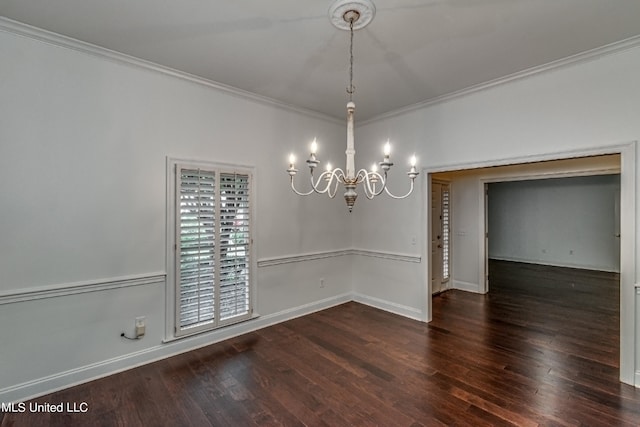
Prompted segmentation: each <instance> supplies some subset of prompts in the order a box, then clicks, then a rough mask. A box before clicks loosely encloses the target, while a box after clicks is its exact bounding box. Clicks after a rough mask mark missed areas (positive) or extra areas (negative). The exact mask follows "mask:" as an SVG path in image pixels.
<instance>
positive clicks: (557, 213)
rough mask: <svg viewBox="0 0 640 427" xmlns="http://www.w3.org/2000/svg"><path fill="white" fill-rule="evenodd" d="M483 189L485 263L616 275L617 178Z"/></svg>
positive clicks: (556, 180) (558, 180)
mask: <svg viewBox="0 0 640 427" xmlns="http://www.w3.org/2000/svg"><path fill="white" fill-rule="evenodd" d="M488 189H489V196H488V220H489V228H488V230H489V258H492V259H501V260H507V261H520V262H530V263H536V264H546V265H556V266H562V267H575V268H585V269H590V270H601V271H613V272H619V271H620V240H619V237H616V234H617V233H619V232H620V230H619V229H616V225H619V224H618V222H619V218H620V212H619V210H618V209H617V206H618V205H619V202H618V203H616V197H617V196H618V197H619V194H620V177H619V176H618V175H600V176H584V177H571V178H552V179H545V180H527V181H511V182H498V183H492V184H489V185H488ZM616 216H617V217H618V220H616Z"/></svg>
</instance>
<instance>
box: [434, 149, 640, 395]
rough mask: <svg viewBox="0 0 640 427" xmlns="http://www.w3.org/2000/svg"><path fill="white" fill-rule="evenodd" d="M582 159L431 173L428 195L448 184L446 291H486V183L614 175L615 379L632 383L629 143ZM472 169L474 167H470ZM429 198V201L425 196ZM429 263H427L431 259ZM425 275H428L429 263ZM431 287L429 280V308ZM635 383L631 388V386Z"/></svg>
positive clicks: (632, 204) (632, 151)
mask: <svg viewBox="0 0 640 427" xmlns="http://www.w3.org/2000/svg"><path fill="white" fill-rule="evenodd" d="M582 154H583V155H582V156H578V155H577V154H576V153H571V154H568V155H566V156H563V155H560V154H558V155H556V156H547V157H544V158H540V159H527V162H522V161H520V162H518V161H516V160H514V161H513V162H506V163H502V164H499V165H492V164H486V165H478V166H477V167H473V168H466V169H465V168H462V167H461V168H458V169H456V170H445V169H442V170H437V171H432V172H430V175H429V177H430V180H429V183H430V185H429V186H428V188H429V195H430V193H431V191H432V185H433V183H434V182H438V181H442V180H444V181H449V182H450V183H451V212H452V218H451V260H450V261H451V270H450V285H449V289H460V290H465V291H471V292H475V293H480V294H481V293H486V292H487V291H488V289H489V288H488V287H487V283H486V279H487V273H488V271H489V265H488V259H489V256H488V236H487V235H486V231H485V230H486V227H487V220H488V217H487V212H486V206H487V204H486V195H487V193H486V192H485V187H486V185H487V184H489V183H491V182H499V181H508V180H514V181H515V180H529V179H542V178H562V177H571V176H589V175H606V174H616V173H619V174H620V204H619V207H618V209H619V210H620V235H621V236H620V247H621V256H620V340H619V342H620V380H621V381H622V382H625V383H627V384H632V385H634V382H635V376H636V373H635V357H636V356H635V348H634V347H635V325H634V318H635V311H636V308H635V282H634V280H635V259H634V256H633V254H634V253H635V242H634V240H635V235H636V231H635V221H634V220H635V199H636V195H635V188H636V182H635V168H636V153H635V143H631V144H629V145H626V146H620V147H610V148H606V149H602V150H596V151H592V152H584V153H582ZM474 166H475V165H474ZM429 200H431V197H429ZM426 212H427V213H428V214H429V219H428V223H429V224H430V225H431V227H428V228H430V229H429V239H430V240H429V241H431V239H432V235H431V232H432V229H433V223H432V220H433V218H432V216H431V206H428V209H427V210H426ZM429 264H433V261H431V262H430V263H429ZM428 275H429V276H428V277H429V278H430V279H432V278H433V276H432V266H431V265H429V271H428ZM432 290H433V288H432V283H431V280H429V291H430V292H429V293H428V295H429V301H428V305H429V307H431V298H432V292H431V291H432ZM636 385H637V384H636Z"/></svg>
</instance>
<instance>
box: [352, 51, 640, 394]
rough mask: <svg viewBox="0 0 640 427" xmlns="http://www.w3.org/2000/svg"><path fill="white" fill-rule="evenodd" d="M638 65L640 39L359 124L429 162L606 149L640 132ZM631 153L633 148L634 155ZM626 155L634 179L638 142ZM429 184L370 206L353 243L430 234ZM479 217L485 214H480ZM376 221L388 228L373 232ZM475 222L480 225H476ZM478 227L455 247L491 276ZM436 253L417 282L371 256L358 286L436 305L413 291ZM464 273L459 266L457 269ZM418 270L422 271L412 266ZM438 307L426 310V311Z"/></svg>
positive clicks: (483, 162)
mask: <svg viewBox="0 0 640 427" xmlns="http://www.w3.org/2000/svg"><path fill="white" fill-rule="evenodd" d="M638 69H640V48H638V47H635V48H631V49H627V50H623V51H619V52H616V53H611V54H608V55H605V56H600V57H595V58H592V59H591V60H588V61H584V62H581V63H578V64H574V65H570V66H564V67H562V68H558V69H555V70H552V71H547V72H544V73H540V74H537V75H533V76H529V77H526V78H523V79H519V80H513V81H510V82H508V83H505V84H502V85H496V86H492V87H491V88H488V89H485V90H479V91H475V92H473V93H470V94H467V95H464V96H459V97H456V98H453V99H450V100H447V101H444V102H440V103H436V104H433V105H426V106H423V107H421V108H418V107H416V108H415V109H410V110H407V111H405V112H401V113H398V114H397V115H389V116H386V117H381V118H379V119H377V120H372V121H370V122H368V123H366V124H364V125H362V126H360V127H359V128H358V138H359V140H361V141H375V140H378V139H385V138H390V139H391V140H392V141H394V142H396V144H397V146H398V147H402V148H400V150H403V151H406V153H411V151H413V150H416V153H417V155H418V158H419V161H420V165H421V166H422V167H424V168H425V169H426V170H427V171H446V170H459V169H467V168H471V167H477V166H491V165H500V164H510V163H520V162H526V161H527V159H551V158H554V156H557V157H558V158H564V157H569V156H570V154H569V153H571V152H576V153H580V152H586V151H592V150H593V151H597V150H599V149H602V147H610V146H620V145H624V144H630V143H632V142H633V141H636V140H638V138H640V120H638V112H639V109H640V107H638V103H637V99H640V85H639V84H638V74H637V70H638ZM605 151H606V150H605ZM614 151H615V150H614ZM629 153H631V154H629ZM403 154H404V153H403ZM630 157H633V160H632V161H631V160H629V159H630ZM625 159H626V160H623V165H622V182H623V185H622V188H623V189H624V188H632V187H633V188H635V187H636V186H637V179H638V178H637V177H636V175H635V171H631V169H629V168H633V167H634V165H635V164H636V163H638V157H637V152H636V150H635V146H632V147H631V148H629V149H627V155H626V157H625ZM625 170H626V171H627V172H625ZM629 171H631V172H629ZM423 178H424V177H423ZM471 181H473V180H471ZM471 181H470V182H471ZM476 182H477V178H476ZM469 191H470V192H471V193H470V195H471V197H475V199H476V203H475V206H480V203H479V201H478V195H479V188H478V186H477V184H476V186H475V189H471V190H469ZM633 191H635V190H633ZM452 192H453V194H452V197H453V201H452V204H455V203H456V197H458V196H459V193H458V194H456V192H459V188H458V187H453V188H452ZM425 194H427V193H425V192H423V193H422V195H416V196H414V197H413V198H412V199H411V200H408V201H405V202H404V204H396V203H388V204H380V205H377V206H376V209H368V210H367V211H366V212H363V213H362V217H361V218H360V221H361V223H360V224H361V225H360V226H358V227H355V228H354V231H355V233H354V237H353V239H354V245H355V246H356V247H362V248H384V247H389V248H396V249H397V250H403V249H404V248H405V247H406V239H405V236H407V235H410V234H418V235H420V236H421V239H422V241H423V242H426V241H427V238H428V233H427V229H426V227H425V223H426V221H427V215H426V212H428V209H425V208H424V206H428V203H429V200H428V197H425ZM622 204H623V205H625V206H627V207H628V210H626V211H625V209H622V215H623V216H625V217H624V218H623V221H626V223H627V224H630V229H631V230H632V231H631V234H630V235H626V236H625V235H623V236H622V242H623V247H625V244H626V242H629V243H628V244H627V245H626V247H630V248H631V250H628V251H626V252H624V253H623V254H621V258H622V264H623V265H628V266H629V268H628V269H627V270H625V271H622V272H621V278H622V288H621V292H622V298H621V302H622V306H623V307H622V312H621V314H622V317H623V321H622V332H621V334H622V337H621V342H622V346H621V353H622V359H621V363H622V365H621V366H622V370H621V376H622V378H623V379H624V380H625V381H627V382H633V376H634V370H635V369H636V366H640V342H639V341H638V340H637V339H636V333H635V329H636V328H637V324H636V323H637V320H635V316H634V312H635V311H636V307H635V302H633V301H634V300H635V298H634V292H635V291H634V283H637V277H636V271H637V269H638V260H637V258H636V256H635V252H634V251H635V248H636V247H637V245H638V242H639V241H640V235H638V234H637V233H636V231H635V223H636V222H638V220H640V212H639V211H638V210H637V207H636V206H635V204H632V203H629V199H624V200H622ZM454 208H455V206H454ZM476 209H477V208H476ZM469 215H472V214H469ZM474 218H475V221H476V223H477V221H478V220H477V218H478V215H475V216H474ZM394 226H395V227H401V229H402V232H401V233H393V232H391V228H392V227H394ZM454 227H455V224H454ZM373 229H380V230H381V232H379V233H374V232H371V230H373ZM475 229H476V230H477V229H479V226H478V225H476V226H475ZM471 233H472V230H467V234H466V235H465V236H456V235H455V233H454V235H453V237H454V242H453V245H454V247H456V248H458V249H459V248H460V247H464V248H465V249H464V250H465V252H464V253H463V254H462V255H461V254H459V253H455V254H454V257H461V258H459V259H458V260H457V261H454V262H457V263H460V264H463V265H465V266H467V267H466V268H467V270H466V271H465V274H468V276H466V277H464V278H462V280H464V281H466V282H469V283H476V284H478V283H480V281H481V280H482V278H481V277H480V271H482V269H481V268H480V266H479V265H478V264H479V262H480V261H479V256H478V255H479V253H480V245H479V244H478V240H479V239H478V237H479V236H477V235H476V236H473V235H471ZM458 237H464V238H465V239H469V244H462V243H461V242H460V239H458ZM456 239H457V240H456ZM424 246H426V245H423V248H424ZM458 249H454V250H458ZM428 261H429V260H428V257H426V256H425V252H424V251H423V261H422V265H421V269H420V273H419V274H420V278H419V279H418V280H415V281H414V282H413V283H408V282H405V281H404V280H403V279H402V278H389V277H388V276H387V275H385V274H383V273H384V271H385V270H387V271H389V270H391V271H396V272H398V273H399V272H400V271H401V270H402V266H400V265H399V263H398V266H397V268H395V269H392V268H391V267H389V266H387V265H369V266H367V267H368V268H369V271H368V275H367V280H366V281H365V280H360V279H359V277H358V276H357V275H356V276H354V286H355V287H356V288H357V289H358V290H359V292H361V293H365V294H372V295H373V296H381V297H382V296H391V297H392V298H393V300H392V301H395V302H398V303H400V304H406V301H409V300H411V303H410V307H413V308H416V309H419V310H423V311H424V310H427V309H428V306H429V305H428V304H429V298H427V301H419V300H415V299H412V298H414V296H415V295H417V294H418V292H417V291H416V288H424V287H426V286H428V283H429V281H428V280H427V274H428V273H427V271H428ZM458 273H459V271H457V270H456V269H455V266H454V270H453V274H458ZM409 274H410V275H412V274H415V271H414V270H410V272H409ZM458 278H460V276H458ZM396 282H399V285H396ZM426 295H428V292H427V293H426ZM429 316H430V314H429V313H428V312H427V313H426V314H425V317H429Z"/></svg>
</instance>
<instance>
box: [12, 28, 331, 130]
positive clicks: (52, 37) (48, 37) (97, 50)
mask: <svg viewBox="0 0 640 427" xmlns="http://www.w3.org/2000/svg"><path fill="white" fill-rule="evenodd" d="M0 31H4V32H7V33H11V34H15V35H18V36H22V37H27V38H30V39H33V40H37V41H39V42H42V43H47V44H50V45H54V46H58V47H62V48H66V49H70V50H75V51H76V52H80V53H83V54H87V55H91V56H94V57H98V58H101V59H106V60H108V61H111V62H116V63H119V64H125V65H129V66H133V67H137V68H142V69H144V70H148V71H153V72H156V73H160V74H164V75H167V76H171V77H176V78H178V79H181V80H185V81H188V82H191V83H195V84H198V85H201V86H205V87H208V88H210V89H214V90H218V91H220V92H224V93H226V94H229V95H233V96H236V97H238V98H241V99H244V100H248V101H253V102H256V103H259V104H263V105H267V106H270V107H276V108H279V109H281V110H285V111H290V112H294V113H298V114H303V115H305V116H309V117H312V118H315V119H320V120H324V121H328V122H332V123H340V124H342V123H343V120H340V119H338V118H336V117H332V116H329V115H326V114H322V113H320V112H317V111H313V110H309V109H306V108H302V107H297V106H295V105H291V104H287V103H285V102H282V101H279V100H277V99H274V98H269V97H267V96H263V95H258V94H256V93H253V92H249V91H246V90H242V89H239V88H236V87H233V86H229V85H225V84H222V83H218V82H215V81H213V80H209V79H205V78H203V77H199V76H196V75H194V74H190V73H186V72H184V71H180V70H176V69H174V68H170V67H166V66H164V65H160V64H156V63H155V62H151V61H146V60H144V59H140V58H136V57H135V56H131V55H127V54H125V53H121V52H117V51H115V50H111V49H107V48H104V47H101V46H97V45H94V44H91V43H87V42H83V41H81V40H77V39H74V38H71V37H68V36H64V35H62V34H57V33H54V32H52V31H48V30H44V29H42V28H38V27H34V26H31V25H28V24H25V23H22V22H18V21H14V20H12V19H9V18H6V17H4V16H0Z"/></svg>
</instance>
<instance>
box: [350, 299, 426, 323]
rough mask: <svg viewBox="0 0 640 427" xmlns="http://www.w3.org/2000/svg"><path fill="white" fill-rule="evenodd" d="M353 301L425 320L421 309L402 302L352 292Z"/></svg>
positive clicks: (410, 317)
mask: <svg viewBox="0 0 640 427" xmlns="http://www.w3.org/2000/svg"><path fill="white" fill-rule="evenodd" d="M353 301H355V302H359V303H361V304H365V305H368V306H371V307H375V308H379V309H380V310H384V311H388V312H391V313H394V314H398V315H400V316H404V317H408V318H409V319H414V320H419V321H421V322H423V321H425V318H426V315H425V313H423V312H422V310H420V309H418V308H415V307H409V306H406V305H402V304H397V303H394V302H391V301H387V300H383V299H380V298H375V297H371V296H368V295H363V294H359V293H354V294H353Z"/></svg>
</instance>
